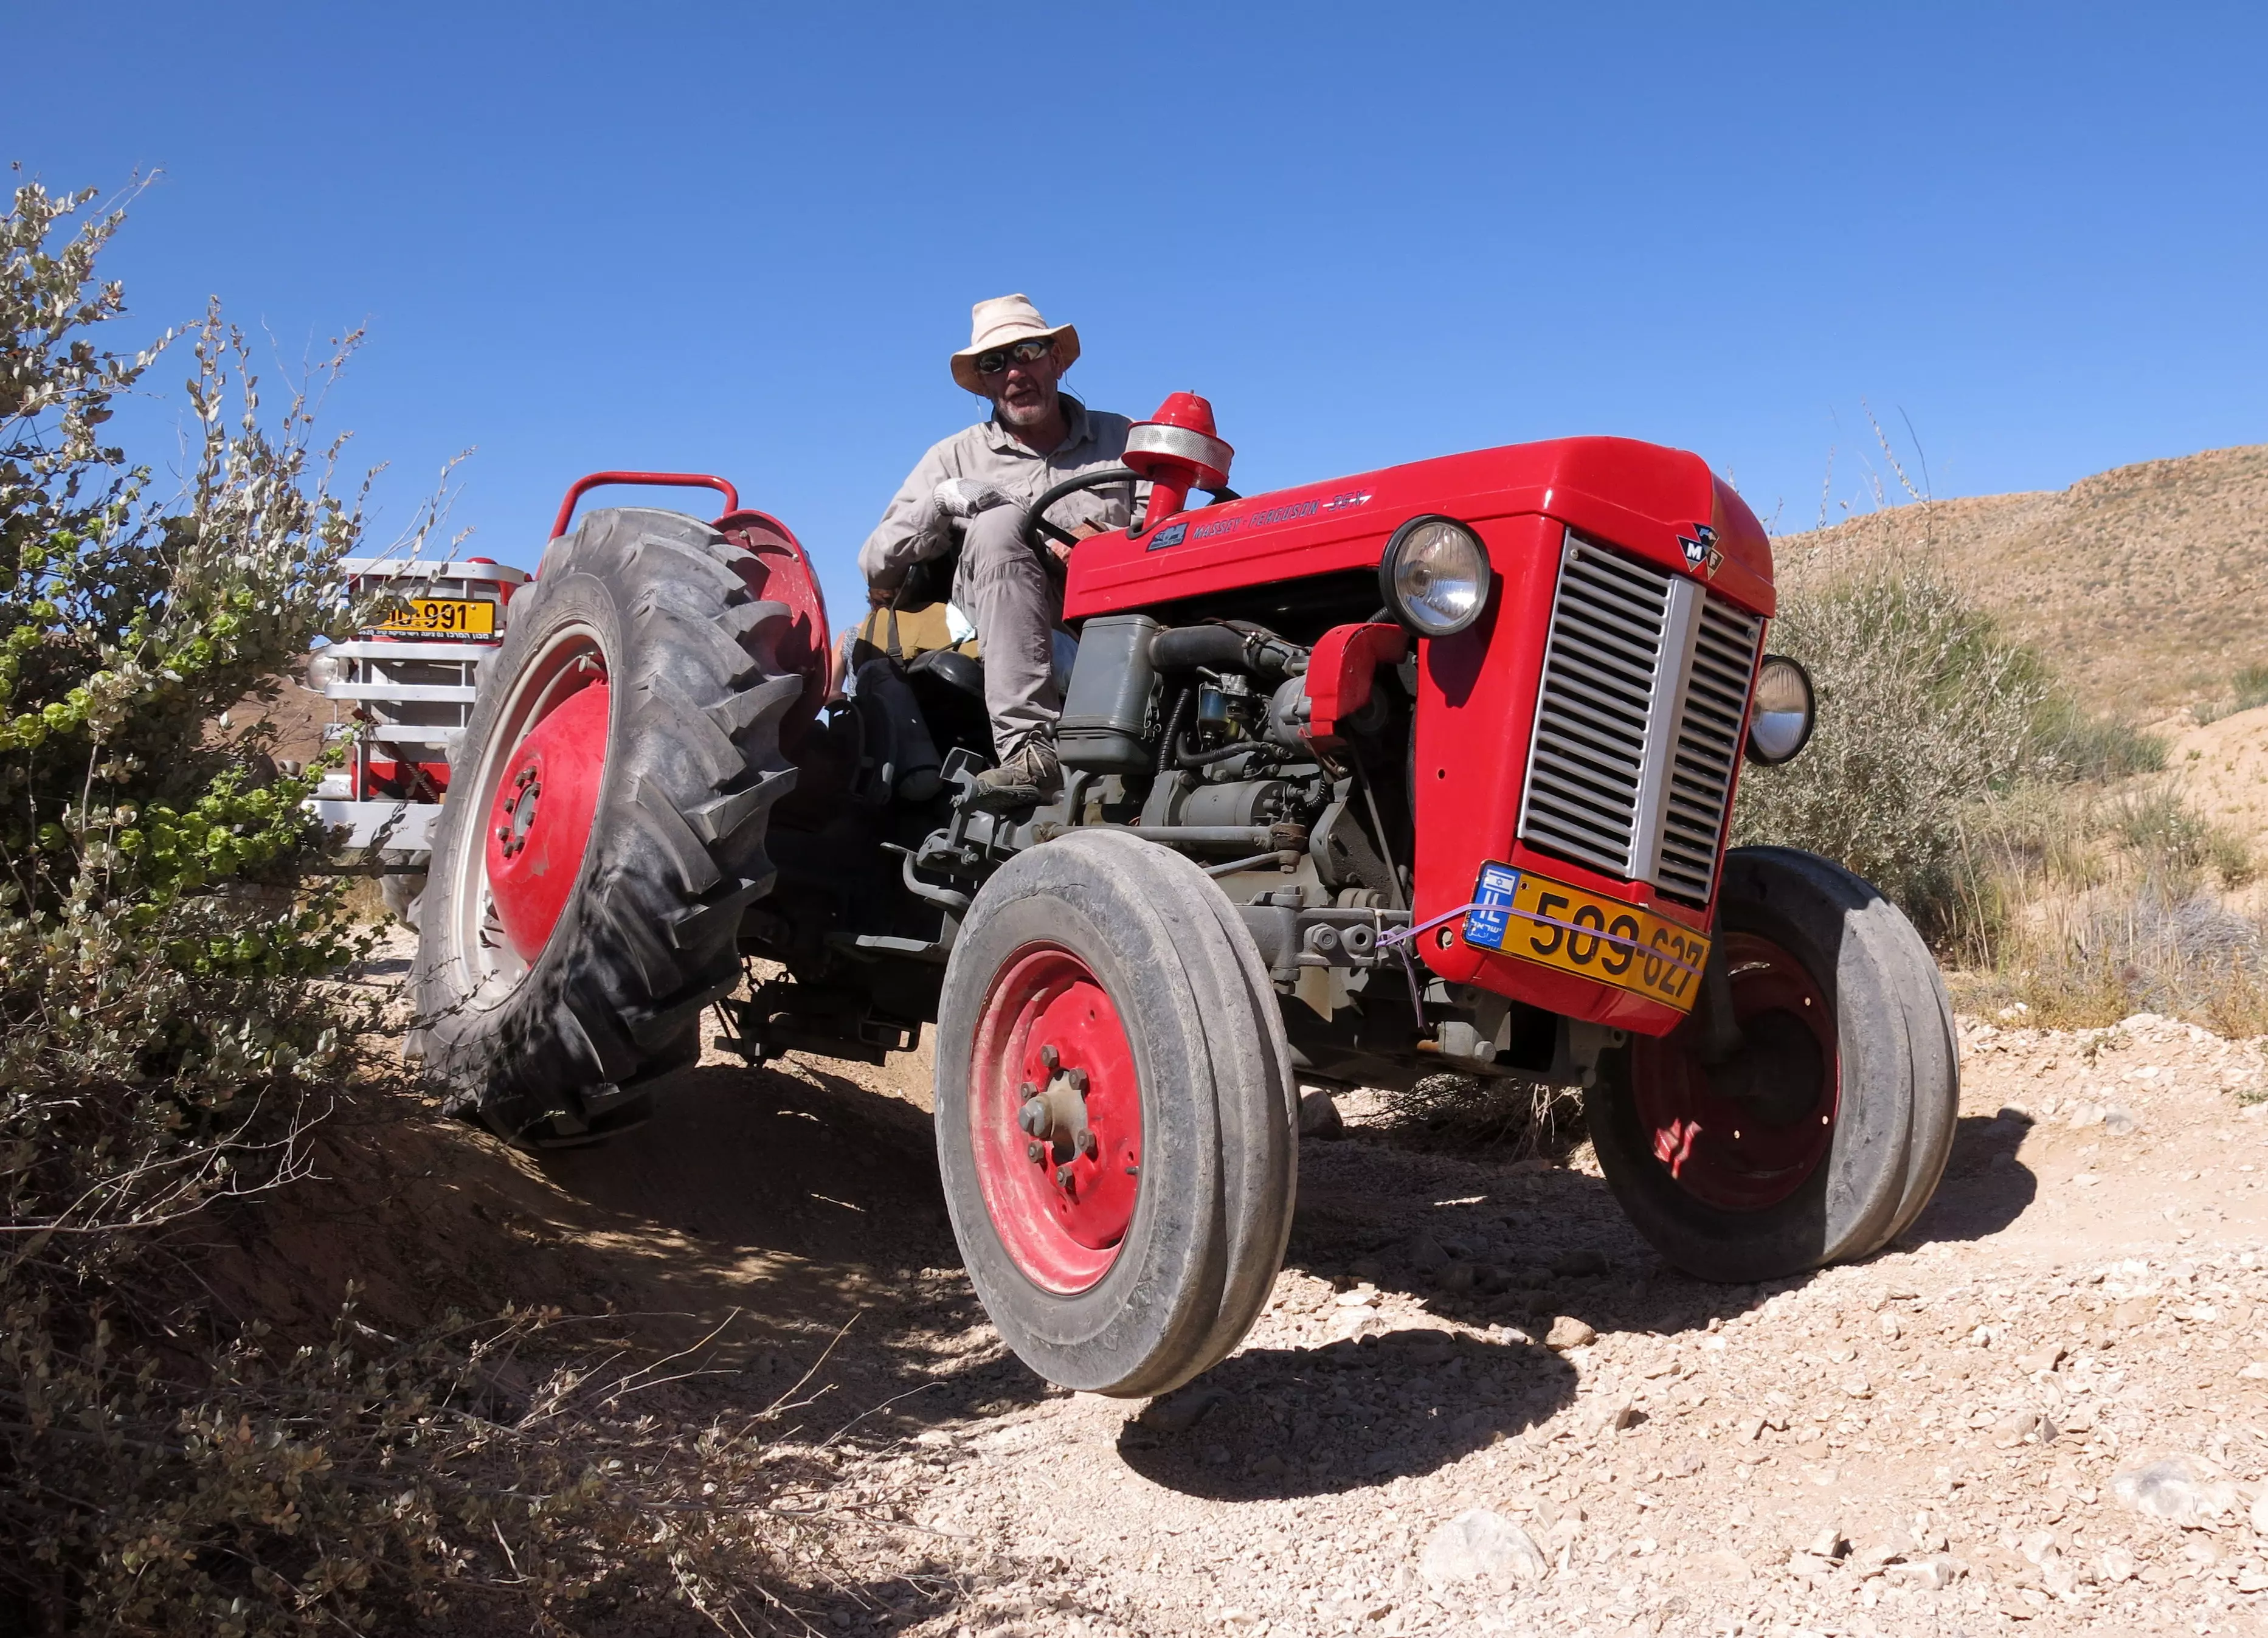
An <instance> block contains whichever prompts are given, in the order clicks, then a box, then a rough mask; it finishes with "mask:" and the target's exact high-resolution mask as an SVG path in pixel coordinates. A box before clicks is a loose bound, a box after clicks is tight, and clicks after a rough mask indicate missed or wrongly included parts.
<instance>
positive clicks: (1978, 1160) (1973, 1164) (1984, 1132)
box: [1897, 1109, 2040, 1245]
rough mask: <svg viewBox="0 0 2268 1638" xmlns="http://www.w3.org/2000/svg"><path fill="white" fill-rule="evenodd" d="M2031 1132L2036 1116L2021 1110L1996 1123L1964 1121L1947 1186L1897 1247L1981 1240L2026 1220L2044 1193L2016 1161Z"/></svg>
mask: <svg viewBox="0 0 2268 1638" xmlns="http://www.w3.org/2000/svg"><path fill="white" fill-rule="evenodd" d="M2031 1129H2032V1118H2031V1116H2029V1115H2028V1114H2026V1113H2023V1112H2022V1111H2021V1110H2016V1109H2003V1110H2002V1111H2000V1113H1999V1114H1997V1115H1994V1116H1991V1117H1987V1116H1985V1115H1963V1116H1962V1117H1961V1120H1960V1124H1959V1125H1958V1126H1957V1127H1955V1129H1954V1135H1953V1153H1952V1155H1951V1157H1949V1158H1948V1160H1947V1161H1946V1163H1945V1180H1944V1181H1943V1182H1941V1183H1940V1184H1939V1185H1938V1186H1937V1194H1936V1195H1935V1196H1934V1197H1933V1198H1932V1200H1931V1201H1930V1202H1929V1204H1928V1206H1927V1207H1926V1208H1924V1209H1923V1211H1922V1214H1921V1216H1918V1217H1917V1218H1916V1219H1915V1220H1914V1222H1913V1224H1912V1226H1911V1227H1910V1228H1909V1229H1907V1230H1906V1231H1905V1232H1904V1234H1902V1235H1900V1236H1899V1237H1898V1242H1897V1243H1898V1244H1899V1245H1926V1244H1928V1243H1929V1242H1931V1241H1933V1240H1981V1239H1985V1238H1988V1237H1989V1236H1992V1235H1995V1234H1998V1233H1999V1232H2000V1230H2003V1229H2005V1228H2007V1226H2008V1225H2009V1224H2010V1223H2014V1222H2015V1220H2016V1219H2017V1218H2019V1217H2021V1216H2023V1215H2024V1212H2025V1210H2026V1209H2027V1208H2029V1206H2030V1205H2031V1203H2032V1201H2034V1200H2036V1199H2037V1198H2038V1196H2039V1192H2040V1180H2039V1178H2038V1177H2037V1175H2036V1174H2035V1173H2034V1172H2033V1171H2032V1169H2031V1168H2030V1167H2029V1166H2027V1165H2026V1164H2023V1162H2021V1161H2020V1160H2018V1159H2017V1158H2016V1150H2017V1148H2018V1146H2019V1145H2021V1143H2022V1142H2023V1141H2024V1138H2025V1136H2026V1135H2028V1134H2029V1132H2030V1131H2031Z"/></svg>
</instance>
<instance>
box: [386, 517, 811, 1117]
mask: <svg viewBox="0 0 2268 1638" xmlns="http://www.w3.org/2000/svg"><path fill="white" fill-rule="evenodd" d="M754 565H755V559H754V557H753V555H752V554H750V553H748V552H747V551H745V550H743V549H742V548H741V547H737V546H734V545H732V544H730V543H728V542H727V541H726V540H725V539H724V538H723V537H722V536H721V535H719V534H718V533H717V531H715V530H714V529H711V528H710V527H709V526H708V525H705V524H702V523H700V522H698V521H696V519H694V518H689V517H685V516H682V515H681V514H679V513H675V512H665V511H657V510H644V509H636V508H621V509H614V510H603V511H595V512H593V513H590V514H589V515H587V516H586V517H585V518H584V519H583V522H582V524H581V525H580V526H579V527H578V529H577V530H576V532H575V533H574V534H573V535H571V536H570V537H568V538H566V539H564V540H560V541H556V542H554V544H553V546H552V547H551V549H550V551H549V552H548V553H547V554H546V557H545V562H544V565H543V572H542V574H541V577H539V578H538V579H537V580H536V582H535V583H534V584H533V585H532V586H530V587H528V588H527V590H526V591H522V592H520V593H519V596H518V597H517V598H516V599H514V602H513V607H512V627H511V630H510V632H509V634H508V635H506V637H505V639H504V646H503V648H502V649H501V650H499V652H498V653H497V657H496V658H495V659H494V660H493V661H491V662H490V665H489V666H488V667H487V668H486V674H485V675H484V677H483V679H482V690H481V697H480V700H479V701H478V702H477V703H476V704H475V708H474V710H473V716H472V721H471V722H470V724H468V726H467V728H466V731H465V741H464V746H463V747H462V749H461V751H460V755H459V758H458V768H459V777H458V778H457V779H456V780H454V781H453V782H452V784H451V788H450V791H449V798H448V802H447V804H446V806H445V807H444V809H443V811H442V814H441V819H440V822H439V825H438V827H437V834H436V836H435V838H434V846H433V854H432V860H431V866H430V874H429V878H428V882H427V885H426V891H425V892H424V895H423V903H422V905H421V906H420V915H419V922H420V929H419V938H418V951H417V962H416V968H415V970H414V974H413V980H412V983H413V992H412V993H413V996H414V999H415V1003H416V1012H417V1022H416V1036H415V1038H414V1048H415V1050H416V1052H417V1053H418V1054H419V1055H420V1056H421V1057H422V1060H423V1067H424V1071H425V1074H426V1076H428V1078H429V1079H431V1081H433V1082H435V1083H438V1086H439V1087H440V1088H441V1090H442V1091H443V1094H444V1097H445V1099H446V1103H447V1105H448V1106H449V1107H450V1108H451V1109H452V1110H453V1111H454V1112H456V1113H462V1114H466V1115H468V1116H473V1117H475V1118H477V1119H478V1120H481V1121H482V1123H484V1124H486V1125H487V1126H488V1127H490V1128H491V1129H492V1130H494V1131H496V1132H497V1133H498V1134H499V1135H504V1136H506V1137H511V1138H516V1139H520V1140H523V1141H527V1142H536V1143H555V1142H587V1141H589V1140H590V1139H592V1138H593V1137H595V1136H599V1135H603V1134H604V1133H606V1132H607V1131H609V1130H613V1129H617V1128H620V1127H622V1126H623V1125H626V1124H629V1123H630V1122H632V1121H634V1120H636V1119H637V1118H640V1117H641V1116H642V1115H643V1113H644V1105H645V1102H646V1098H645V1094H644V1086H645V1083H649V1082H651V1081H652V1080H653V1079H654V1078H655V1077H657V1076H660V1075H663V1074H666V1073H667V1072H668V1071H670V1070H672V1069H677V1068H680V1067H681V1066H683V1065H685V1064H687V1063H689V1062H691V1061H694V1060H695V1059H696V1057H697V1056H698V1052H699V1025H700V1017H701V1014H702V1012H703V1010H704V1009H705V1008H706V1007H707V1006H708V1005H709V1004H710V1003H711V1002H712V1001H714V1000H715V999H717V998H718V996H720V995H724V994H725V993H726V992H727V991H729V990H730V989H731V988H733V986H734V985H735V984H736V983H737V982H738V981H739V977H740V962H739V954H738V936H739V930H740V914H741V911H742V909H743V908H744V907H745V906H746V905H747V903H748V902H749V901H750V900H753V899H755V898H756V897H758V896H760V895H761V894H762V893H763V892H767V891H769V890H770V885H771V882H772V877H773V872H772V868H771V865H770V861H769V859H768V858H767V856H766V854H765V848H764V833H765V825H766V819H767V816H768V814H769V812H770V807H771V804H772V803H773V802H774V801H775V800H777V797H779V796H780V795H781V794H782V793H783V792H784V791H785V790H788V789H789V788H790V786H791V785H792V783H793V781H794V772H793V770H792V768H790V767H789V766H788V763H787V760H786V759H785V757H784V755H783V754H782V753H781V751H780V748H779V735H778V729H779V724H780V721H781V719H782V717H783V716H784V715H785V713H786V712H787V711H788V710H789V709H790V708H791V707H792V706H793V705H794V704H795V702H796V701H797V700H798V699H799V697H800V696H801V694H802V692H803V687H804V679H802V677H801V676H799V675H798V674H796V673H794V672H787V671H785V670H784V668H783V667H782V666H781V665H779V663H778V662H777V659H776V658H775V656H774V650H775V643H777V639H778V637H779V636H780V635H782V634H784V631H785V630H786V628H787V623H788V611H787V609H786V608H785V607H784V606H782V605H780V604H777V603H769V602H760V601H758V600H756V599H755V598H754V597H753V596H752V595H751V594H750V592H749V591H748V586H747V580H748V574H747V570H749V569H753V567H754Z"/></svg>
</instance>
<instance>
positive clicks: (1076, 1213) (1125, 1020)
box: [937, 832, 1299, 1398]
mask: <svg viewBox="0 0 2268 1638" xmlns="http://www.w3.org/2000/svg"><path fill="white" fill-rule="evenodd" d="M1082 998H1084V999H1082ZM1067 1018H1068V1020H1069V1021H1068V1022H1067V1021H1066V1020H1067ZM1106 1026H1107V1027H1106ZM1059 1042H1060V1043H1062V1044H1064V1047H1065V1050H1064V1052H1063V1053H1062V1054H1060V1061H1061V1064H1062V1069H1064V1070H1068V1069H1074V1068H1075V1069H1082V1070H1085V1071H1086V1072H1087V1074H1088V1076H1089V1079H1088V1082H1087V1090H1086V1092H1085V1093H1084V1094H1083V1096H1082V1098H1081V1103H1080V1105H1079V1106H1080V1107H1081V1108H1083V1109H1084V1111H1085V1112H1086V1118H1087V1119H1090V1120H1092V1121H1093V1130H1094V1135H1095V1137H1096V1139H1097V1143H1096V1147H1095V1152H1094V1157H1093V1158H1091V1159H1080V1158H1079V1157H1078V1155H1079V1151H1074V1150H1071V1149H1069V1148H1068V1147H1063V1148H1057V1147H1056V1146H1055V1145H1054V1144H1053V1143H1052V1142H1049V1141H1035V1134H1033V1133H1032V1132H1031V1130H1030V1128H1019V1127H1017V1126H1016V1125H1015V1116H1016V1113H1017V1110H1018V1107H1019V1105H1020V1101H1021V1099H1022V1098H1023V1096H1024V1090H1023V1089H1024V1088H1025V1087H1026V1086H1029V1087H1031V1088H1032V1089H1033V1090H1035V1091H1038V1090H1042V1086H1043V1083H1044V1084H1049V1085H1051V1084H1052V1082H1051V1081H1050V1080H1049V1076H1050V1073H1051V1070H1050V1068H1049V1066H1048V1065H1047V1064H1046V1061H1044V1059H1043V1058H1042V1056H1041V1054H1042V1050H1043V1048H1045V1047H1049V1046H1054V1045H1057V1044H1058V1043H1059ZM937 1063H938V1081H937V1133H938V1158H939V1169H940V1171H941V1172H942V1173H943V1176H944V1180H945V1192H946V1204H947V1206H948V1208H949V1209H950V1211H951V1213H952V1216H953V1224H954V1234H955V1236H956V1237H957V1238H958V1239H959V1240H960V1243H961V1254H962V1256H963V1258H964V1260H966V1262H967V1265H968V1272H969V1278H970V1280H971V1281H972V1282H973V1283H974V1284H975V1285H976V1292H977V1295H978V1296H979V1297H981V1298H982V1299H983V1303H984V1306H985V1309H986V1311H987V1312H988V1313H990V1316H991V1318H992V1321H993V1323H994V1325H995V1326H998V1329H999V1332H1000V1334H1001V1336H1002V1337H1003V1339H1004V1340H1005V1341H1006V1342H1007V1343H1008V1346H1009V1347H1010V1348H1013V1349H1014V1350H1015V1352H1016V1353H1017V1355H1019V1357H1020V1358H1021V1359H1022V1360H1023V1361H1024V1362H1025V1363H1027V1364H1028V1365H1029V1366H1031V1367H1032V1369H1033V1370H1035V1371H1037V1372H1039V1374H1040V1375H1041V1376H1042V1377H1046V1378H1047V1379H1048V1380H1049V1381H1051V1382H1055V1383H1058V1384H1060V1385H1063V1386H1065V1387H1070V1388H1078V1389H1082V1390H1085V1391H1086V1392H1096V1393H1108V1394H1113V1395H1116V1396H1118V1397H1122V1398H1134V1397H1140V1396H1145V1395H1152V1394H1159V1393H1164V1392H1167V1391H1168V1390H1170V1389H1172V1388H1175V1387H1178V1386H1179V1385H1182V1383H1184V1382H1187V1381H1188V1380H1189V1378H1190V1377H1195V1376H1196V1375H1197V1374H1198V1373H1199V1372H1200V1371H1203V1370H1206V1369H1208V1368H1209V1367H1211V1365H1213V1364H1215V1363H1218V1362H1219V1360H1221V1359H1222V1358H1224V1357H1225V1356H1226V1355H1227V1354H1228V1353H1229V1352H1230V1351H1231V1350H1232V1349H1233V1348H1235V1347H1236V1345H1237V1343H1238V1342H1239V1341H1241V1340H1242V1338H1243V1336H1244V1333H1246V1332H1247V1331H1248V1330H1249V1329H1250V1328H1251V1326H1252V1322H1253V1320H1254V1319H1255V1318H1257V1317H1258V1315H1259V1312H1260V1311H1261V1308H1262V1307H1263V1305H1264V1304H1265V1303H1266V1301H1267V1296H1268V1292H1269V1289H1270V1286H1271V1284H1272V1282H1273V1280H1274V1277H1275V1274H1276V1270H1277V1268H1278V1267H1279V1266H1280V1265H1281V1263H1282V1260H1283V1255H1284V1245H1285V1238H1286V1236H1287V1235H1288V1234H1289V1232H1290V1226H1291V1214H1292V1199H1293V1194H1294V1190H1295V1187H1296V1168H1297V1164H1298V1161H1297V1157H1298V1153H1299V1138H1298V1114H1297V1109H1296V1105H1295V1104H1294V1102H1293V1092H1294V1083H1293V1080H1292V1073H1291V1053H1290V1048H1289V1047H1288V1046H1287V1045H1286V1043H1285V1039H1284V1028H1283V1020H1282V1016H1281V1014H1280V1012H1279V1011H1278V1005H1277V1002H1276V996H1275V992H1274V990H1273V988H1271V987H1270V984H1269V982H1268V977H1267V973H1266V970H1265V968H1264V967H1263V966H1262V965H1261V961H1260V957H1259V953H1258V951H1257V950H1256V949H1255V948H1254V947H1253V944H1252V941H1251V936H1250V935H1249V934H1248V933H1247V932H1246V931H1245V930H1244V928H1243V926H1242V924H1241V922H1238V921H1237V920H1236V919H1235V918H1234V916H1233V913H1231V912H1230V910H1229V908H1228V907H1227V905H1226V900H1223V899H1222V897H1221V894H1220V891H1219V888H1218V887H1216V886H1215V885H1213V884H1212V883H1211V881H1210V880H1208V879H1207V878H1206V877H1205V876H1204V872H1203V871H1201V870H1198V869H1197V866H1196V865H1194V864H1192V863H1190V862H1189V860H1187V859H1185V858H1182V856H1179V855H1177V854H1174V853H1169V852H1167V851H1166V850H1165V849H1164V848H1159V847H1157V846H1155V845H1153V844H1152V843H1149V842H1145V841H1139V840H1138V839H1136V838H1134V837H1130V836H1125V835H1121V834H1114V833H1110V832H1093V833H1088V832H1074V833H1072V834H1071V835H1068V836H1064V837H1063V838H1061V839H1059V840H1057V841H1051V842H1049V843H1047V844H1045V845H1044V846H1042V847H1039V848H1033V849H1031V850H1030V851H1028V852H1027V853H1025V854H1023V855H1021V856H1019V857H1017V858H1015V859H1013V860H1012V861H1011V862H1010V863H1008V864H1007V865H1006V866H1005V867H1004V868H1003V869H1002V870H1000V871H998V873H997V874H996V875H995V876H993V878H991V879H990V881H988V882H987V883H986V884H985V885H984V887H983V890H982V891H981V892H979V893H978V894H977V897H976V902H975V903H974V904H973V905H972V906H971V907H970V909H969V912H968V919H967V921H966V922H964V924H963V926H962V928H961V934H960V937H959V938H958V940H957V941H956V943H955V944H954V952H953V958H952V960H951V962H950V964H949V965H948V966H947V967H946V977H945V991H944V995H943V998H942V1002H941V1005H940V1009H939V1026H938V1051H937ZM1051 1129H1052V1128H1051ZM1034 1147H1037V1148H1038V1150H1040V1157H1039V1158H1037V1159H1034V1158H1032V1157H1031V1150H1032V1149H1033V1148H1034ZM1128 1164H1133V1165H1135V1166H1137V1167H1138V1174H1135V1175H1136V1181H1135V1183H1134V1186H1133V1187H1132V1188H1131V1190H1130V1192H1128V1191H1125V1190H1124V1186H1123V1179H1126V1178H1127V1177H1128V1176H1129V1175H1130V1174H1128V1173H1127V1172H1126V1170H1125V1168H1126V1166H1127V1165H1128ZM1059 1166H1060V1167H1062V1169H1063V1170H1064V1171H1066V1172H1070V1173H1071V1181H1070V1183H1069V1184H1068V1185H1065V1184H1064V1183H1063V1182H1062V1181H1060V1180H1059V1174H1058V1171H1057V1168H1058V1167H1059ZM1114 1191H1116V1192H1114Z"/></svg>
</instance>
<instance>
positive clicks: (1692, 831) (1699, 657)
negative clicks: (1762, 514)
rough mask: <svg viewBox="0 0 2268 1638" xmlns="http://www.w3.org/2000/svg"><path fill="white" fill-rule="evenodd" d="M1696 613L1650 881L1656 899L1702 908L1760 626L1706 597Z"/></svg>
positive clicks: (1722, 824) (1714, 868)
mask: <svg viewBox="0 0 2268 1638" xmlns="http://www.w3.org/2000/svg"><path fill="white" fill-rule="evenodd" d="M1700 606H1701V618H1700V621H1699V628H1700V629H1699V630H1698V632H1697V634H1696V640H1695V642H1694V644H1693V662H1692V667H1691V669H1690V671H1689V672H1687V673H1686V679H1685V701H1684V709H1683V710H1682V711H1680V712H1679V714H1678V723H1677V742H1676V745H1675V746H1674V747H1673V749H1672V751H1671V754H1670V759H1669V781H1668V790H1667V792H1666V793H1665V794H1664V797H1663V801H1662V804H1661V812H1662V826H1661V860H1660V863H1658V864H1657V865H1656V866H1655V869H1654V877H1653V880H1654V885H1656V886H1658V887H1660V888H1661V890H1662V891H1663V892H1668V893H1675V894H1676V895H1677V896H1678V897H1679V898H1681V899H1691V900H1695V901H1696V902H1697V903H1704V904H1705V903H1706V902H1708V899H1709V892H1710V889H1711V888H1712V887H1713V886H1714V885H1716V876H1717V844H1718V842H1719V841H1720V840H1721V839H1722V838H1723V835H1724V832H1725V809H1726V806H1727V802H1728V801H1729V799H1730V798H1731V796H1732V791H1733V760H1734V758H1735V757H1737V756H1739V755H1740V753H1741V719H1742V716H1743V715H1744V714H1745V713H1746V711H1747V709H1748V701H1749V679H1750V678H1751V677H1752V676H1754V675H1755V674H1756V636H1757V631H1758V628H1759V627H1761V626H1762V624H1763V622H1762V621H1759V620H1758V619H1757V618H1756V616H1755V615H1753V614H1748V613H1742V611H1740V610H1739V609H1736V608H1734V607H1731V606H1729V605H1727V604H1726V603H1723V602H1721V601H1719V599H1716V598H1713V597H1707V596H1704V597H1703V598H1702V599H1701V605H1700Z"/></svg>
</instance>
